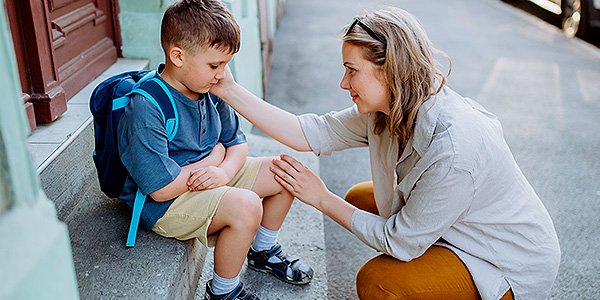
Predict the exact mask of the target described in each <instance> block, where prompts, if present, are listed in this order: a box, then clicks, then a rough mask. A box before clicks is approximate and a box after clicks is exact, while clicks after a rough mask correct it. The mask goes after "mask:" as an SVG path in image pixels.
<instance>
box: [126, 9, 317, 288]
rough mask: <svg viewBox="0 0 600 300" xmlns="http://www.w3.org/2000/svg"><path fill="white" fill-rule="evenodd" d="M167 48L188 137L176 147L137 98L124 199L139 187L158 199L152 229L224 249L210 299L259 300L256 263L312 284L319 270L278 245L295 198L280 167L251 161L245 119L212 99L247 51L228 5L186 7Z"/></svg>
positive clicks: (164, 74)
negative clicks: (245, 269) (242, 277)
mask: <svg viewBox="0 0 600 300" xmlns="http://www.w3.org/2000/svg"><path fill="white" fill-rule="evenodd" d="M161 44H162V48H163V50H164V52H165V65H164V66H163V65H161V66H159V69H158V73H159V74H160V75H157V77H158V78H159V79H160V81H161V82H163V83H165V84H166V86H167V87H168V89H169V90H170V91H171V93H172V94H173V100H174V102H175V104H176V108H177V113H178V115H179V127H178V131H177V134H176V135H175V138H174V139H173V141H172V142H168V139H167V134H166V129H165V124H164V123H163V116H162V115H161V112H160V111H159V109H158V108H157V107H156V106H154V104H152V103H151V102H150V101H149V100H148V99H147V98H145V97H144V96H141V95H135V96H133V97H132V98H131V101H130V104H129V105H128V106H127V108H126V109H125V111H124V113H123V116H122V118H121V120H120V122H119V127H118V134H119V152H120V153H119V154H120V157H121V160H122V161H123V164H124V165H125V167H126V168H127V170H128V171H129V173H130V176H129V178H127V182H126V184H125V188H124V191H123V194H122V195H121V198H123V199H124V200H125V201H127V202H128V204H129V205H130V206H131V205H133V199H134V198H135V193H136V191H137V189H138V188H139V189H140V190H141V191H142V193H144V194H146V195H149V196H150V197H151V198H152V199H150V197H149V198H148V200H147V201H146V203H145V205H144V209H143V211H142V215H141V220H140V224H142V226H143V227H145V228H147V229H152V230H153V231H154V232H156V233H158V234H159V235H162V236H165V237H174V238H177V239H180V240H187V239H191V238H198V239H199V240H200V241H201V242H202V243H203V244H204V245H206V246H215V251H214V272H213V279H212V280H210V281H209V282H208V283H207V285H206V293H205V299H258V298H257V297H256V296H254V295H253V294H251V293H249V292H246V291H245V290H244V288H243V285H242V283H240V282H239V273H240V270H241V267H242V264H243V263H244V259H245V258H246V256H247V257H248V266H249V267H250V268H251V269H254V270H259V271H263V272H270V273H272V274H273V275H275V276H276V277H277V278H279V279H281V280H283V281H285V282H289V283H293V284H307V283H308V282H310V280H311V279H312V274H313V271H312V269H311V268H310V267H307V266H305V265H302V264H300V263H298V262H297V261H295V262H290V261H289V260H288V259H286V257H285V255H284V254H283V253H282V251H281V246H280V245H279V244H278V243H277V234H278V231H279V228H280V226H281V224H282V223H283V220H284V218H285V216H286V214H287V212H288V210H289V209H290V206H291V205H292V202H293V199H294V198H293V196H292V195H291V194H290V193H289V192H287V191H286V190H285V189H283V187H281V186H280V185H279V184H278V183H277V182H276V181H275V180H274V178H273V174H272V173H271V171H270V170H269V168H270V167H271V166H272V159H270V158H246V156H247V153H248V146H247V144H246V138H245V136H244V134H243V133H242V131H241V130H240V128H239V120H238V117H237V115H236V114H235V112H234V111H233V109H231V107H229V106H228V105H227V104H226V103H225V102H223V101H221V100H220V99H218V98H216V97H215V96H213V95H210V94H208V91H209V89H210V87H211V86H213V85H214V84H216V83H217V82H218V81H219V80H220V79H222V78H224V74H225V73H224V72H225V67H226V65H227V63H228V62H229V61H230V60H231V59H232V57H233V54H234V53H236V52H237V51H238V50H239V46H240V31H239V27H238V25H237V23H236V22H235V20H234V18H233V16H232V15H231V13H230V12H229V11H228V10H227V8H226V7H225V5H224V4H223V3H221V2H220V1H218V0H183V1H180V2H177V3H175V4H173V5H172V6H170V7H169V8H168V9H167V11H166V12H165V15H164V17H163V20H162V25H161ZM261 198H263V200H262V202H261ZM236 297H237V298H236Z"/></svg>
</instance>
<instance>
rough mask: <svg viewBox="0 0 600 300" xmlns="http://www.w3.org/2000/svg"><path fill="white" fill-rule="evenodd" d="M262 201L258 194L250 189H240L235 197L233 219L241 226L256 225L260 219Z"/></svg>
mask: <svg viewBox="0 0 600 300" xmlns="http://www.w3.org/2000/svg"><path fill="white" fill-rule="evenodd" d="M262 214H263V209H262V202H261V199H260V197H258V195H257V194H256V193H254V192H252V191H250V190H240V192H239V193H238V195H237V199H236V216H235V219H236V220H237V221H238V222H241V223H243V224H241V225H243V226H251V227H256V228H258V226H259V225H260V222H261V220H262Z"/></svg>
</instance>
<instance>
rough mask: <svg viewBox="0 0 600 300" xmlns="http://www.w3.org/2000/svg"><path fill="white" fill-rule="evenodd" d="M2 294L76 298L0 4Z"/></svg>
mask: <svg viewBox="0 0 600 300" xmlns="http://www.w3.org/2000/svg"><path fill="white" fill-rule="evenodd" d="M0 70H2V71H1V72H0V90H2V96H1V97H0V106H1V107H2V109H0V282H1V286H2V288H0V299H6V300H9V299H10V300H13V299H78V289H77V282H76V279H75V270H74V267H73V258H72V255H71V245H70V243H69V235H68V232H67V227H66V226H65V225H64V224H63V223H61V222H59V221H58V220H57V218H56V213H55V209H54V205H53V204H52V202H51V201H50V200H48V198H47V197H46V195H45V194H44V192H43V191H42V190H41V188H40V183H39V178H38V177H37V175H36V174H35V169H34V167H33V164H32V162H31V159H30V158H29V152H28V151H27V148H26V138H27V133H28V132H29V125H28V122H27V121H26V117H25V112H24V110H23V102H22V100H21V87H20V80H19V75H18V72H17V64H16V57H15V53H14V47H13V44H12V39H11V33H10V30H9V28H8V22H7V17H6V12H5V6H4V5H0Z"/></svg>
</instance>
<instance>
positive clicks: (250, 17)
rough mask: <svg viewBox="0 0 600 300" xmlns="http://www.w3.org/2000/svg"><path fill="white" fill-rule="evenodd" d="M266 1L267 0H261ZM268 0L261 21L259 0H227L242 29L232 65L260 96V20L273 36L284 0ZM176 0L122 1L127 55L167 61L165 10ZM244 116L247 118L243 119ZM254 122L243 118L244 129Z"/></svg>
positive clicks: (155, 62) (153, 61) (152, 62)
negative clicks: (163, 42) (162, 30)
mask: <svg viewBox="0 0 600 300" xmlns="http://www.w3.org/2000/svg"><path fill="white" fill-rule="evenodd" d="M260 1H263V0H260ZM265 1H267V5H266V6H267V9H268V18H267V19H266V20H259V13H258V7H259V6H258V2H259V0H223V2H224V3H225V4H226V5H227V8H228V9H229V10H230V11H231V13H232V14H233V16H234V17H235V19H236V21H237V22H238V24H239V26H240V30H241V35H242V37H241V47H240V51H239V52H238V53H237V54H235V55H234V58H233V60H232V61H231V63H230V64H229V66H230V68H231V71H232V73H233V75H234V77H235V79H236V81H237V82H238V83H240V84H241V85H243V86H244V87H245V88H247V89H248V90H249V91H250V92H252V93H254V94H255V95H257V96H259V97H261V98H262V97H263V96H264V87H265V86H264V82H263V81H264V79H263V71H264V70H263V59H262V52H261V51H263V47H262V45H261V37H260V30H259V26H260V22H261V21H262V22H269V24H268V26H267V27H268V28H269V37H268V38H269V39H272V38H273V35H274V33H275V30H276V27H277V26H276V25H277V24H276V21H277V14H278V12H279V11H280V10H279V9H280V5H283V1H282V0H265ZM174 2H175V0H119V9H120V12H119V22H120V26H121V37H122V46H121V50H122V54H123V57H125V58H141V59H148V60H149V61H150V66H151V67H153V68H155V67H156V66H158V64H159V63H162V62H164V53H163V51H162V48H161V45H160V23H161V20H162V15H163V14H164V12H165V10H166V9H167V8H168V7H169V5H171V4H172V3H174ZM242 119H243V118H242ZM251 128H252V125H251V124H250V123H249V122H248V121H246V120H245V119H243V120H242V130H244V131H245V132H249V131H250V129H251Z"/></svg>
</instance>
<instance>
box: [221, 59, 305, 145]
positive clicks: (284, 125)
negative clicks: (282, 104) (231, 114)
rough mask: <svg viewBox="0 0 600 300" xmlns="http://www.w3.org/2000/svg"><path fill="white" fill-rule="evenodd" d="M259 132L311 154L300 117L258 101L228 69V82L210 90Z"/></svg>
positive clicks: (223, 80) (225, 79)
mask: <svg viewBox="0 0 600 300" xmlns="http://www.w3.org/2000/svg"><path fill="white" fill-rule="evenodd" d="M210 92H211V93H212V94H214V95H216V96H218V97H219V98H221V99H223V100H225V102H227V104H229V105H230V106H231V107H233V108H234V109H235V110H236V111H237V112H238V113H240V114H241V115H242V116H244V118H246V119H247V120H248V121H250V122H251V123H252V124H254V126H256V127H257V128H258V129H260V130H262V131H263V132H264V133H266V134H268V135H269V136H270V137H272V138H274V139H276V140H277V141H279V142H280V143H283V144H285V145H287V146H289V147H291V148H292V149H294V150H297V151H311V148H310V146H309V144H308V141H307V140H306V137H305V136H304V132H303V131H302V127H301V126H300V121H299V120H298V117H297V116H296V115H294V114H291V113H289V112H287V111H285V110H283V109H280V108H278V107H276V106H274V105H272V104H269V103H267V102H265V101H264V100H262V99H260V98H258V97H256V96H255V95H254V94H252V93H251V92H249V91H248V90H246V89H245V88H244V87H242V86H241V85H239V84H238V83H237V82H235V81H234V80H233V76H232V75H231V71H230V70H229V67H227V70H226V78H224V79H221V80H219V83H218V84H217V85H215V86H213V87H212V88H211V89H210Z"/></svg>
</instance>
